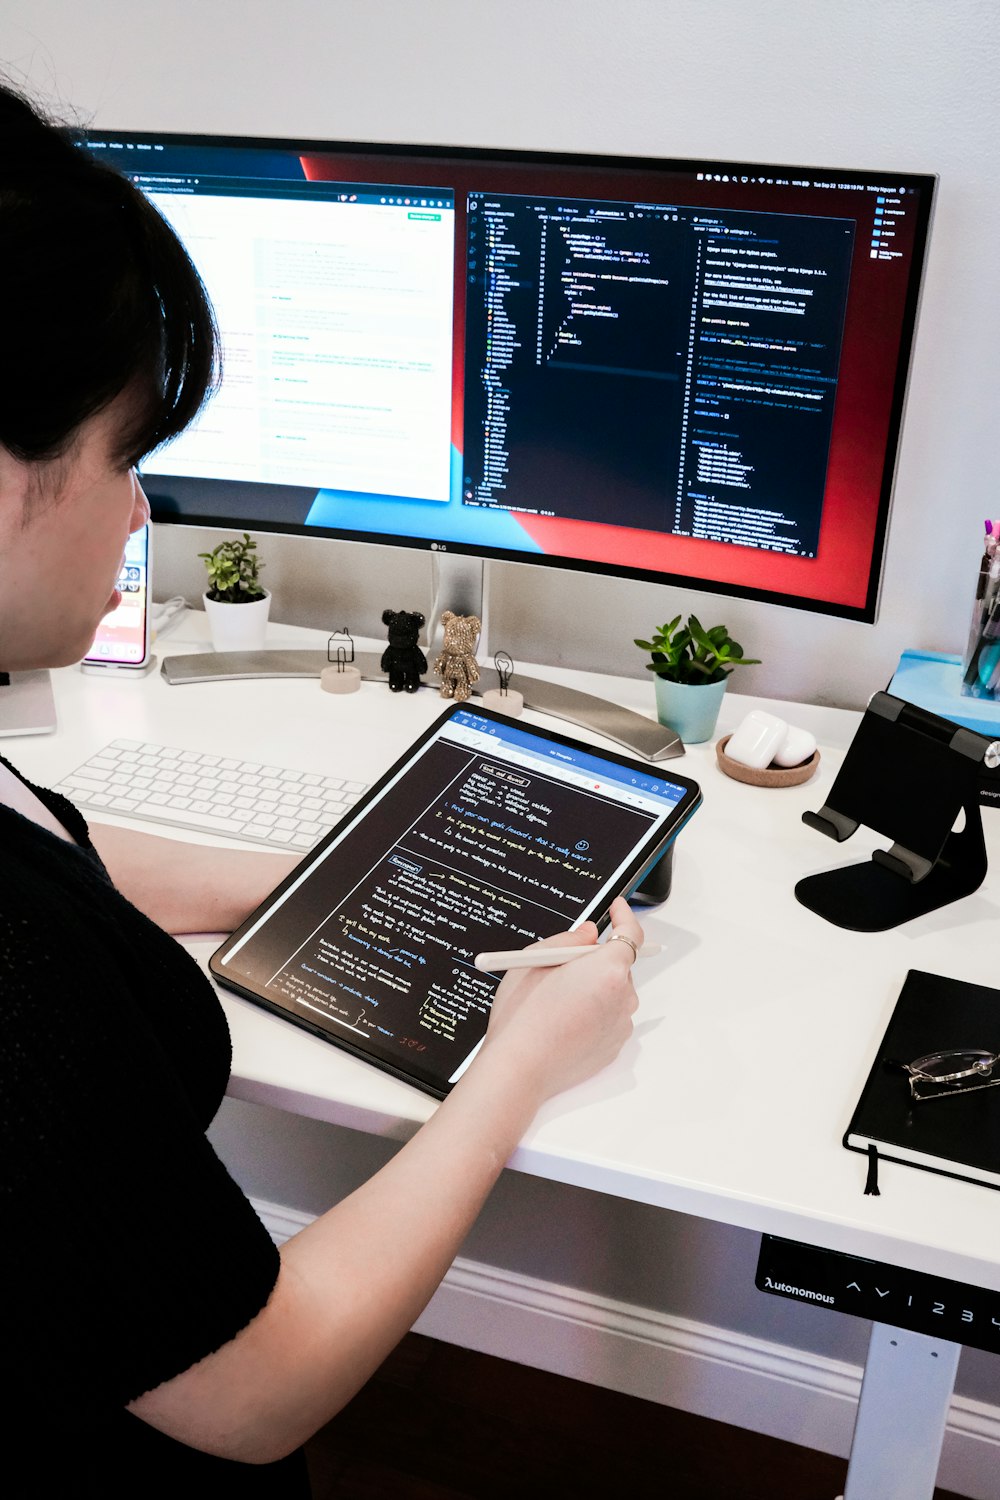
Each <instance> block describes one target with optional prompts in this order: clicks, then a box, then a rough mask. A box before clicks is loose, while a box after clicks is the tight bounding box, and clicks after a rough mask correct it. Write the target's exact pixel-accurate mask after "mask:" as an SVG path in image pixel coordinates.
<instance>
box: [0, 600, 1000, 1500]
mask: <svg viewBox="0 0 1000 1500" xmlns="http://www.w3.org/2000/svg"><path fill="white" fill-rule="evenodd" d="M200 630H201V625H200V617H199V616H197V615H192V616H189V617H188V619H187V621H186V622H185V623H184V624H183V625H182V627H181V631H179V632H178V633H177V635H176V637H175V636H169V637H167V638H166V640H165V641H163V642H161V643H160V645H159V648H158V649H159V652H160V654H161V655H163V654H170V653H172V652H174V651H181V650H196V649H199V645H200V646H201V648H202V649H204V645H205V642H204V641H203V639H202V638H201V637H200V634H199V633H200ZM323 639H325V638H324V637H321V636H319V635H318V633H315V632H306V631H302V630H291V629H277V630H275V631H274V633H273V636H272V642H273V644H276V645H277V644H281V645H293V644H294V645H315V644H317V642H321V641H322V640H323ZM531 670H532V671H533V672H534V673H536V674H537V675H545V674H546V671H547V670H548V671H549V672H550V673H551V675H552V676H554V677H557V678H558V679H559V680H562V681H565V682H567V683H569V684H570V685H574V686H581V687H585V688H586V689H587V690H588V691H590V692H598V693H602V692H603V693H606V694H608V695H609V696H613V697H615V698H617V699H618V701H620V702H622V703H624V704H626V705H627V706H629V707H633V708H636V709H639V710H640V711H647V712H651V710H652V702H651V700H652V693H651V690H650V687H649V685H648V684H647V683H644V682H639V681H633V680H629V679H610V678H599V677H596V678H595V677H592V676H585V675H584V674H582V673H571V672H557V671H555V669H545V668H532V669H531ZM53 675H54V682H55V691H56V698H57V708H58V713H59V720H60V728H59V732H58V733H57V734H56V735H52V736H47V737H36V738H33V739H27V738H25V739H21V740H12V741H8V746H9V753H10V755H11V757H12V758H13V760H14V761H15V763H16V764H18V765H19V766H20V767H21V768H22V769H23V770H24V771H25V772H26V773H27V774H28V775H30V776H33V777H34V778H35V779H37V780H39V781H42V782H51V781H54V780H56V779H58V777H59V776H61V775H62V774H65V773H66V772H68V771H70V770H71V769H72V768H73V767H74V766H75V765H76V764H78V763H79V762H80V761H81V760H82V759H84V758H85V756H86V755H88V754H90V753H92V752H93V751H94V750H95V749H97V748H98V747H99V746H100V745H102V744H104V743H106V742H107V741H108V740H110V739H113V738H118V737H124V738H135V739H149V740H156V741H159V742H160V743H164V744H176V745H179V746H187V747H191V748H199V749H205V750H210V751H213V752H218V753H222V754H230V755H235V756H242V757H243V758H249V757H251V756H253V757H254V758H258V757H259V758H261V759H263V760H266V761H273V762H274V763H276V764H284V765H288V766H294V767H300V768H302V769H304V770H314V771H324V770H325V771H328V772H329V771H331V770H333V771H335V772H336V774H343V775H345V776H348V777H352V778H357V779H361V780H365V781H370V780H372V779H373V777H374V776H375V775H376V774H378V773H379V772H380V771H381V770H382V769H383V768H384V767H385V766H387V765H388V764H389V763H391V762H392V761H393V760H394V759H395V758H396V757H397V756H398V755H399V754H400V753H401V751H402V750H403V749H404V747H405V746H406V745H407V744H408V743H409V741H410V740H411V739H412V738H413V737H414V736H415V735H416V734H417V733H418V732H419V731H420V730H421V729H423V728H424V727H425V726H426V725H427V724H428V723H430V721H431V720H432V719H433V718H434V717H435V716H436V714H437V713H438V711H439V709H440V707H441V705H440V702H439V700H438V698H437V696H436V694H435V693H434V692H432V691H429V690H425V691H422V692H421V693H419V694H417V695H414V696H412V697H406V696H403V695H390V694H389V693H388V691H387V690H386V689H385V688H383V687H380V686H377V685H373V684H366V685H364V686H363V687H362V689H361V692H360V693H359V694H358V695H352V696H349V697H345V698H341V697H333V696H330V695H328V694H324V693H322V692H321V690H320V688H319V685H318V683H314V682H303V681H274V680H270V681H257V682H240V683H227V684H223V685H219V684H210V685H205V686H185V687H177V688H171V687H168V686H167V685H166V683H164V682H163V680H162V679H161V678H160V676H159V675H158V674H154V675H153V676H152V677H149V678H147V679H144V680H127V681H121V680H120V679H118V678H110V677H109V678H108V679H105V678H95V677H84V676H83V675H82V674H81V673H79V672H78V671H76V670H75V669H65V670H63V671H60V672H57V673H55V674H53ZM759 702H760V700H755V699H751V698H747V697H735V696H730V697H729V699H728V701H727V702H726V704H725V705H724V708H723V717H722V720H721V722H720V726H719V733H720V734H722V733H725V732H727V731H729V730H731V729H732V728H734V727H735V725H736V724H737V723H738V722H739V721H740V719H741V718H742V717H743V715H744V714H745V713H746V712H747V710H748V709H749V708H751V707H754V706H757V705H758V704H759ZM767 706H770V707H772V708H775V707H777V708H778V709H779V711H780V707H781V706H780V705H773V704H771V705H767ZM785 709H786V712H787V711H789V710H788V706H787V705H786V706H785ZM793 717H794V720H795V722H796V723H800V724H802V725H803V726H804V727H807V728H809V729H811V730H812V731H813V732H814V733H815V734H816V737H817V739H818V741H819V743H820V746H821V750H822V763H821V765H820V768H819V771H818V773H817V775H816V776H815V777H814V779H813V780H812V781H811V782H810V783H807V784H806V785H805V786H804V787H800V788H792V789H787V790H782V791H762V790H758V789H754V788H750V787H746V786H742V785H740V784H738V783H736V782H734V781H731V780H730V779H728V778H727V777H724V776H722V775H721V774H720V773H719V771H718V769H717V767H716V765H715V760H714V748H713V747H712V746H711V745H706V746H695V747H692V748H691V749H690V750H689V751H688V754H687V756H686V757H685V758H684V759H683V760H682V761H680V762H678V769H681V770H683V771H684V773H685V774H687V775H689V776H692V777H693V778H694V779H695V780H697V781H698V782H699V783H700V784H701V786H702V789H703V791H704V798H705V800H704V806H703V807H702V809H701V810H700V811H699V812H698V813H697V815H696V816H695V818H694V819H693V821H692V822H691V824H690V825H689V827H688V828H687V829H686V830H685V831H684V833H683V834H682V835H681V837H680V839H679V841H678V847H677V856H676V876H675V880H674V890H673V894H672V895H671V898H670V900H669V902H668V903H667V904H666V905H665V906H664V907H663V908H660V909H658V910H656V911H654V912H652V913H651V914H650V915H649V916H648V917H647V918H645V919H644V920H645V926H646V930H647V934H648V936H649V938H650V939H651V940H653V941H656V942H660V943H662V944H663V945H664V953H663V954H662V955H661V956H660V957H659V958H657V959H653V960H649V961H647V962H645V963H644V964H643V966H642V969H641V971H640V973H639V975H638V976H637V978H638V986H639V993H640V1000H641V1006H640V1011H639V1014H638V1017H637V1029H636V1036H635V1038H634V1039H633V1041H632V1042H631V1043H630V1044H629V1045H628V1047H627V1048H626V1049H625V1051H624V1052H623V1053H622V1055H621V1057H620V1058H619V1060H618V1061H617V1062H616V1063H615V1065H614V1066H613V1067H611V1068H609V1069H608V1070H606V1071H605V1072H604V1073H603V1074H601V1075H600V1076H599V1077H598V1078H596V1079H593V1080H592V1081H591V1082H589V1083H587V1084H585V1085H583V1086H581V1087H579V1088H577V1089H574V1090H573V1091H572V1092H570V1093H568V1094H565V1095H563V1096H561V1097H559V1098H558V1099H556V1100H553V1101H551V1102H550V1103H549V1104H548V1105H547V1106H546V1108H545V1109H544V1110H543V1111H542V1113H541V1114H540V1115H539V1117H538V1118H537V1120H536V1121H535V1123H534V1125H533V1126H532V1128H531V1130H530V1131H529V1132H528V1134H527V1135H526V1136H525V1138H524V1140H523V1142H522V1143H521V1145H520V1146H519V1148H518V1150H517V1151H516V1153H515V1154H514V1157H513V1158H512V1160H511V1162H510V1166H511V1167H512V1168H513V1169H515V1170H517V1171H522V1172H527V1173H532V1174H535V1175H538V1176H542V1177H546V1178H550V1179H552V1180H555V1181H558V1182H565V1183H571V1184H575V1185H577V1186H580V1187H584V1188H590V1189H596V1190H599V1191H602V1192H604V1193H609V1194H612V1195H617V1196H619V1197H623V1198H628V1199H633V1200H636V1201H639V1202H642V1203H647V1204H651V1205H655V1206H658V1207H662V1208H668V1209H675V1210H680V1211H681V1212H684V1213H687V1214H693V1215H697V1216H699V1217H702V1218H706V1219H714V1220H719V1221H721V1222H723V1223H729V1224H734V1225H739V1226H742V1227H744V1228H747V1229H751V1230H756V1231H763V1232H769V1233H772V1234H775V1235H779V1236H783V1237H786V1238H788V1239H793V1240H803V1241H806V1242H807V1243H810V1244H814V1245H819V1246H822V1247H824V1248H828V1249H831V1250H839V1251H844V1252H848V1253H853V1254H857V1255H863V1256H866V1257H870V1258H871V1259H874V1260H880V1261H884V1262H888V1263H889V1264H891V1265H896V1266H901V1267H905V1268H910V1269H913V1270H917V1271H925V1272H928V1273H930V1274H936V1275H939V1276H943V1277H948V1278H951V1279H954V1280H957V1281H964V1282H968V1283H971V1284H973V1285H976V1286H981V1287H985V1288H989V1289H991V1290H994V1291H1000V1236H998V1234H997V1228H996V1224H997V1209H998V1200H997V1199H995V1198H994V1197H993V1195H992V1194H991V1193H990V1192H989V1191H988V1190H986V1189H984V1188H980V1187H975V1186H973V1185H972V1184H967V1183H963V1182H957V1181H949V1180H946V1179H939V1178H935V1177H933V1176H931V1175H930V1174H927V1173H923V1172H915V1171H912V1170H907V1169H906V1168H904V1167H899V1166H894V1165H892V1164H883V1168H882V1196H881V1197H879V1198H866V1197H864V1196H863V1191H862V1190H863V1185H864V1177H865V1161H864V1159H863V1158H862V1157H860V1156H856V1155H853V1154H851V1153H848V1152H846V1151H844V1150H843V1149H842V1147H841V1144H840V1141H841V1136H842V1134H843V1131H844V1128H845V1125H846V1123H847V1120H848V1118H849V1116H850V1113H851V1110H852V1108H853V1105H854V1103H855V1101H856V1099H857V1096H858V1094H859V1092H860V1090H861V1087H862V1085H863V1083H864V1081H865V1078H866V1076H867V1073H868V1068H869V1066H870V1063H871V1059H872V1057H873V1055H874V1052H875V1049H876V1048H877V1046H878V1043H879V1041H880V1040H881V1037H882V1033H883V1031H884V1029H885V1026H886V1023H887V1020H888V1016H889V1014H890V1012H891V1009H892V1006H893V1003H894V1001H895V998H896V996H897V994H898V992H899V989H900V985H901V983H902V980H903V977H904V975H905V973H906V970H907V969H908V968H911V967H919V968H924V969H929V970H933V971H938V972H941V973H945V974H949V975H952V976H954V977H956V978H959V979H968V980H972V981H976V982H980V983H989V982H990V980H991V979H995V978H996V971H997V965H996V953H997V942H996V935H997V933H998V932H1000V927H998V925H997V918H998V915H1000V877H998V875H997V874H996V870H997V869H1000V827H998V826H997V820H996V818H995V817H994V816H993V814H992V812H989V811H987V812H986V814H985V821H986V828H987V842H988V845H989V848H990V852H991V854H992V864H993V867H994V868H993V872H991V875H990V876H988V878H987V882H986V884H985V885H984V886H983V887H982V888H981V889H980V891H978V892H977V893H976V894H975V895H973V896H971V897H969V898H968V899H966V900H965V901H962V902H960V903H958V904H956V905H954V906H951V907H946V908H944V909H943V910H941V911H939V912H936V913H933V914H932V915H930V916H928V917H925V918H922V919H920V920H918V921H916V922H914V923H912V924H910V925H908V926H906V927H903V928H900V929H897V930H896V931H895V932H891V933H887V934H877V935H863V934H857V933H849V932H843V931H840V930H838V929H836V928H834V927H831V926H829V925H828V924H826V923H824V922H822V921H821V920H820V919H819V918H817V917H816V916H814V915H813V914H812V913H810V912H808V911H807V910H806V909H805V908H803V907H801V906H799V905H798V903H797V902H796V901H795V900H794V898H793V895H792V887H793V885H794V883H795V881H796V880H797V879H798V878H799V877H800V876H802V875H804V874H809V873H812V872H814V871H819V870H824V869H829V868H831V867H832V866H834V865H836V864H838V863H851V862H853V861H856V860H857V859H861V858H865V857H866V855H867V854H868V852H869V851H870V849H871V848H872V847H874V846H875V843H876V842H877V841H876V840H875V839H874V837H872V838H870V839H868V838H867V835H866V834H865V833H864V831H860V832H859V833H858V834H857V835H855V837H854V838H853V839H852V840H851V841H850V843H849V844H848V845H846V846H845V847H844V848H843V849H841V848H839V847H838V846H837V845H835V844H833V843H832V842H830V841H828V840H825V839H822V838H820V837H819V836H818V835H817V834H815V833H812V832H811V831H810V830H809V829H807V828H806V827H805V826H804V825H803V824H802V822H801V813H802V812H803V810H805V809H807V808H813V809H815V808H818V807H819V806H821V805H822V803H823V802H824V800H825V798H826V795H827V793H828V791H829V788H830V785H831V783H832V779H833V776H834V775H835V772H836V769H837V767H838V766H839V764H840V761H841V759H842V755H843V751H844V750H845V748H846V746H847V745H848V744H849V743H850V740H851V738H852V735H853V733H854V729H855V727H856V724H857V722H858V717H859V716H858V715H857V714H854V713H848V712H844V711H841V710H835V709H824V708H817V707H802V708H799V707H796V708H795V710H794V714H793ZM542 722H544V721H542ZM556 727H558V726H556ZM582 737H586V736H582ZM4 748H5V749H7V746H5V747H4ZM181 836H182V837H194V836H193V835H190V836H189V835H181ZM866 839H867V842H866ZM883 842H884V841H883ZM215 945H216V944H215V941H214V940H213V939H210V938H194V939H192V940H191V942H190V947H191V949H192V951H193V952H194V953H195V954H196V955H197V956H198V957H199V958H200V959H202V960H203V961H204V960H207V958H208V956H209V954H210V953H211V952H212V951H213V948H214V947H215ZM223 1004H224V1006H225V1009H226V1012H227V1014H228V1017H229V1022H230V1027H231V1030H232V1035H233V1045H234V1055H235V1064H234V1072H233V1078H232V1083H231V1093H233V1094H234V1095H236V1096H238V1097H241V1098H243V1099H247V1100H251V1101H257V1102H261V1103H266V1104H270V1105H274V1106H277V1107H278V1108H280V1109H284V1110H290V1111H293V1112H295V1113H298V1114H302V1115H308V1116H313V1117H315V1118H318V1119H321V1120H325V1121H329V1122H332V1123H334V1124H339V1125H346V1126H350V1127H353V1128H355V1129H360V1130H364V1131H369V1132H373V1133H377V1134H380V1135H383V1136H386V1137H389V1138H392V1139H398V1140H403V1139H406V1138H407V1137H409V1136H410V1135H411V1134H412V1133H413V1132H414V1131H415V1130H416V1129H417V1128H418V1126H419V1125H420V1123H421V1122H422V1121H423V1120H425V1119H426V1118H427V1117H428V1115H429V1114H430V1113H431V1111H432V1110H433V1109H434V1107H435V1106H434V1104H433V1101H431V1100H430V1099H428V1098H426V1097H425V1096H423V1095H421V1094H419V1093H417V1092H416V1091H415V1090H413V1089H411V1088H409V1087H408V1086H406V1085H404V1084H402V1083H398V1082H396V1081H395V1080H393V1079H391V1078H389V1077H387V1076H385V1075H383V1074H381V1073H378V1072H376V1071H375V1070H374V1069H371V1068H369V1067H368V1066H367V1065H365V1064H363V1063H360V1062H357V1061H355V1060H354V1059H352V1058H350V1057H349V1056H347V1055H346V1054H343V1053H341V1052H339V1051H337V1050H336V1049H335V1048H332V1047H330V1046H328V1045H326V1044H324V1043H322V1042H320V1041H318V1040H315V1039H314V1038H312V1037H310V1036H308V1035H306V1034H305V1033H303V1032H300V1031H297V1030H296V1029H294V1028H292V1027H290V1026H288V1025H286V1024H285V1023H283V1022H281V1021H279V1020H277V1019H275V1018H274V1017H272V1016H270V1015H268V1014H266V1013H265V1012H264V1011H262V1010H259V1009H257V1008H256V1007H254V1006H252V1005H250V1004H249V1003H247V1002H244V1001H241V1000H239V999H238V998H235V997H233V996H230V995H223ZM865 1493H866V1492H865V1491H864V1490H863V1489H859V1488H857V1487H855V1488H854V1489H853V1490H852V1489H851V1488H849V1490H848V1495H849V1497H850V1496H851V1495H852V1494H857V1495H859V1496H860V1495H863V1494H865ZM871 1493H874V1492H871ZM917 1493H918V1492H917V1491H911V1492H910V1500H913V1497H915V1495H916V1494H917Z"/></svg>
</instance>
